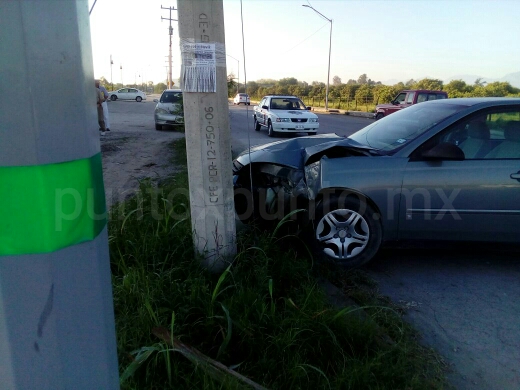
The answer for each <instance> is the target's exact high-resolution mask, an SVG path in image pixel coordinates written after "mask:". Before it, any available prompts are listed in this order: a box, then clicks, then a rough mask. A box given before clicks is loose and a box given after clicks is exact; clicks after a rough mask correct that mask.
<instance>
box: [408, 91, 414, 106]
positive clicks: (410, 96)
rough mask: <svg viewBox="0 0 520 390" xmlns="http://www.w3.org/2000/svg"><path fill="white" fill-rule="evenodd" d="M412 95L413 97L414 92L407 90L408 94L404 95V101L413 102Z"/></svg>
mask: <svg viewBox="0 0 520 390" xmlns="http://www.w3.org/2000/svg"><path fill="white" fill-rule="evenodd" d="M414 97H415V92H408V96H407V97H406V103H409V104H413V98H414Z"/></svg>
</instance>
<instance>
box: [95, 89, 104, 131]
mask: <svg viewBox="0 0 520 390" xmlns="http://www.w3.org/2000/svg"><path fill="white" fill-rule="evenodd" d="M96 99H97V116H98V123H99V131H100V132H101V135H105V130H106V127H105V118H104V116H103V106H102V104H103V102H104V101H105V95H104V94H103V92H101V90H100V89H99V81H97V80H96Z"/></svg>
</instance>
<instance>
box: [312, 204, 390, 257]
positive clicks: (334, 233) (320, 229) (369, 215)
mask: <svg viewBox="0 0 520 390" xmlns="http://www.w3.org/2000/svg"><path fill="white" fill-rule="evenodd" d="M312 234H313V240H312V243H313V249H314V252H315V253H316V255H317V256H318V257H322V258H324V259H328V260H332V261H334V262H336V263H338V264H339V265H343V266H346V267H357V266H361V265H363V264H365V263H367V262H368V261H369V260H371V259H372V258H373V257H374V256H375V255H376V253H377V251H378V250H379V247H380V246H381V242H382V236H383V233H382V227H381V223H380V221H379V214H377V213H375V212H374V210H373V209H372V207H371V206H370V205H369V204H368V203H367V202H366V200H364V199H359V198H358V197H354V196H350V197H345V198H343V197H337V196H331V197H330V199H329V200H327V201H323V202H322V203H321V204H320V205H319V206H318V208H317V210H316V218H315V219H314V221H313V223H312Z"/></svg>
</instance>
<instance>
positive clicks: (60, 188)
mask: <svg viewBox="0 0 520 390" xmlns="http://www.w3.org/2000/svg"><path fill="white" fill-rule="evenodd" d="M0 207H1V208H2V210H1V212H0V256H1V255H22V254H34V253H48V252H53V251H56V250H58V249H62V248H65V247H67V246H70V245H76V244H79V243H81V242H85V241H90V240H93V239H94V238H95V237H96V236H97V235H98V234H99V233H100V232H101V231H102V230H103V228H104V227H105V225H106V206H105V191H104V187H103V170H102V167H101V153H98V154H96V155H94V156H92V157H90V158H85V159H81V160H75V161H69V162H63V163H57V164H47V165H32V166H23V167H0Z"/></svg>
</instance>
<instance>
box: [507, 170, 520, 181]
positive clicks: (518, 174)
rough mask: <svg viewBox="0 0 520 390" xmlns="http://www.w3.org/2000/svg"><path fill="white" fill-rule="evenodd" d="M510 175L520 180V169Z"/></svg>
mask: <svg viewBox="0 0 520 390" xmlns="http://www.w3.org/2000/svg"><path fill="white" fill-rule="evenodd" d="M509 177H510V178H511V179H516V180H519V181H520V171H518V172H517V173H512V174H511V175H510V176H509Z"/></svg>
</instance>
